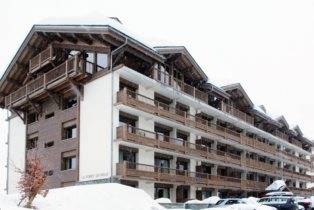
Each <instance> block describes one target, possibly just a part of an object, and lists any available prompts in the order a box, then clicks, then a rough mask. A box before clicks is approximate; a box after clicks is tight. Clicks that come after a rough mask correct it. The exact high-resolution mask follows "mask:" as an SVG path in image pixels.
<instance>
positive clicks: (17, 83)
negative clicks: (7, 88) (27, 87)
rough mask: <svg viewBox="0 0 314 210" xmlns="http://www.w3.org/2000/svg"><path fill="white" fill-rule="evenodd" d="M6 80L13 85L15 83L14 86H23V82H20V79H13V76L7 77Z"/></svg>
mask: <svg viewBox="0 0 314 210" xmlns="http://www.w3.org/2000/svg"><path fill="white" fill-rule="evenodd" d="M7 81H8V82H10V83H12V84H14V85H16V86H19V87H20V86H23V83H22V82H20V81H17V80H16V79H13V78H11V77H8V78H7Z"/></svg>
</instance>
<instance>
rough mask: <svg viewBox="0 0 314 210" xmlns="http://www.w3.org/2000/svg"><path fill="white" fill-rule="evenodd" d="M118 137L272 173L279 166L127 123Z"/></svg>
mask: <svg viewBox="0 0 314 210" xmlns="http://www.w3.org/2000/svg"><path fill="white" fill-rule="evenodd" d="M117 139H119V140H123V141H128V142H132V143H136V144H139V145H144V146H148V147H153V148H159V149H164V150H170V151H174V152H177V153H181V154H188V155H193V156H197V157H201V158H205V159H209V160H216V161H221V162H224V163H231V164H236V165H242V166H247V167H250V168H253V169H258V170H263V171H268V172H271V173H276V172H277V171H278V168H277V167H276V166H275V165H271V164H268V163H263V162H261V161H257V160H252V159H249V158H244V159H243V158H242V157H241V156H240V155H236V154H233V153H229V152H224V151H220V150H214V149H212V148H210V147H209V146H205V145H202V144H194V143H191V142H188V141H184V140H182V139H177V138H171V137H169V136H166V135H163V134H161V133H156V132H151V131H146V130H143V129H139V128H135V127H133V126H130V125H127V124H124V125H122V126H120V127H118V128H117Z"/></svg>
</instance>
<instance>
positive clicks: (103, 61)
mask: <svg viewBox="0 0 314 210" xmlns="http://www.w3.org/2000/svg"><path fill="white" fill-rule="evenodd" d="M96 58H97V71H101V70H103V69H104V68H107V67H108V55H107V54H103V53H97V55H96Z"/></svg>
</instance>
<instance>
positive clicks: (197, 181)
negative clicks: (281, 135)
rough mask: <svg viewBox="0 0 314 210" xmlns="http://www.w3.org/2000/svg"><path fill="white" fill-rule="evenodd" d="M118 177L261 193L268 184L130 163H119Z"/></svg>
mask: <svg viewBox="0 0 314 210" xmlns="http://www.w3.org/2000/svg"><path fill="white" fill-rule="evenodd" d="M117 175H118V176H121V177H122V178H133V179H134V178H137V179H146V180H152V181H158V182H169V183H180V184H187V185H197V186H202V187H217V188H227V189H254V190H261V191H262V190H264V189H265V187H266V184H265V183H263V182H257V181H251V180H242V179H240V178H235V177H227V176H216V175H211V174H207V173H201V172H189V171H186V170H178V169H171V168H163V167H157V166H152V165H146V164H139V163H130V162H123V163H117Z"/></svg>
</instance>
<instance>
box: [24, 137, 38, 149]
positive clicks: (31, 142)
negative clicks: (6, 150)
mask: <svg viewBox="0 0 314 210" xmlns="http://www.w3.org/2000/svg"><path fill="white" fill-rule="evenodd" d="M37 141H38V137H30V138H29V139H27V142H26V150H30V149H35V148H36V147H37Z"/></svg>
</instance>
